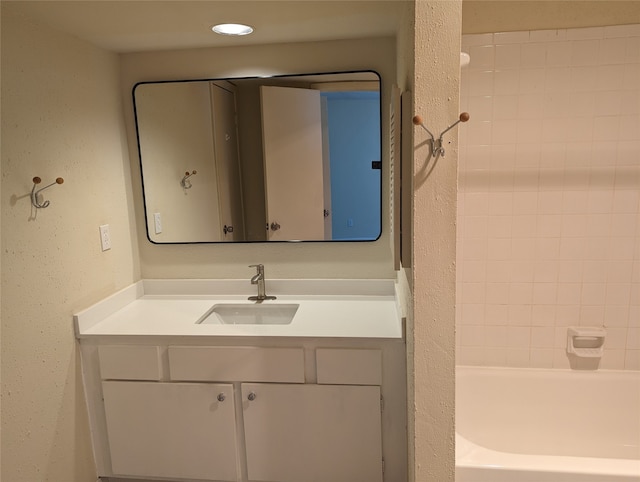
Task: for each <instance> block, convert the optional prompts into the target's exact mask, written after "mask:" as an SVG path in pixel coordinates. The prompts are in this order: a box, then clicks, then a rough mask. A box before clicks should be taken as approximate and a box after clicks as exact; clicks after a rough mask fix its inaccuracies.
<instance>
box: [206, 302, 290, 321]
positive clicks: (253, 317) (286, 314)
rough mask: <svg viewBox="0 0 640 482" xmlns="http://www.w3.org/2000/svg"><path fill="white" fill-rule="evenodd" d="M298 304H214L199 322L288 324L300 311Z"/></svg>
mask: <svg viewBox="0 0 640 482" xmlns="http://www.w3.org/2000/svg"><path fill="white" fill-rule="evenodd" d="M299 306H300V305H298V304H267V305H265V304H258V303H256V304H254V305H249V304H240V303H237V304H234V303H220V304H216V305H213V306H212V307H211V309H210V310H208V311H207V312H206V313H205V314H204V315H203V316H202V317H201V318H200V319H199V320H198V321H196V323H197V324H220V323H222V324H224V325H288V324H289V323H291V322H292V321H293V317H294V316H295V314H296V311H298V307H299Z"/></svg>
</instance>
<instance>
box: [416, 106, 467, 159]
mask: <svg viewBox="0 0 640 482" xmlns="http://www.w3.org/2000/svg"><path fill="white" fill-rule="evenodd" d="M469 119H470V116H469V113H468V112H463V113H462V114H460V116H459V118H458V120H457V121H455V122H454V123H453V124H451V125H450V126H449V127H447V128H446V129H445V130H443V131H442V134H440V136H439V137H438V138H437V139H436V138H435V136H434V135H433V134H432V133H431V131H430V130H429V129H427V128H426V127H425V125H424V124H423V123H422V117H420V116H419V115H417V116H414V118H413V123H414V124H415V125H417V126H420V127H422V128H423V129H424V130H425V131H427V134H429V136H430V137H431V139H429V149H430V150H431V152H430V154H431V155H432V156H433V155H435V156H442V157H444V147H443V146H442V136H444V135H445V134H446V133H447V132H449V131H450V130H451V129H453V128H454V127H455V126H457V125H458V124H459V123H460V122H467V121H468V120H469Z"/></svg>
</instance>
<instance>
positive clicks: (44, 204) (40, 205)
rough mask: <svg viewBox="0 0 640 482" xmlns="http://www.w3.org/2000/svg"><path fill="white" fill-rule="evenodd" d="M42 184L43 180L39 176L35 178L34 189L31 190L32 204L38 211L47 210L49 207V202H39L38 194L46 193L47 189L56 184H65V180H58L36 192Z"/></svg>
mask: <svg viewBox="0 0 640 482" xmlns="http://www.w3.org/2000/svg"><path fill="white" fill-rule="evenodd" d="M41 182H42V179H40V178H39V177H38V176H36V177H34V178H33V188H32V189H31V204H33V206H34V207H35V208H36V209H41V208H46V207H48V206H49V204H50V203H49V201H42V202H40V201H38V194H40V193H41V192H42V191H44V190H45V189H48V188H50V187H51V186H53V185H54V184H62V183H63V182H64V179H62V178H61V177H59V178H57V179H56V180H55V181H54V182H52V183H51V184H49V185H47V186H45V187H43V188H41V189H38V190H37V191H36V186H37V185H38V184H40V183H41Z"/></svg>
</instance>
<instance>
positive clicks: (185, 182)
mask: <svg viewBox="0 0 640 482" xmlns="http://www.w3.org/2000/svg"><path fill="white" fill-rule="evenodd" d="M196 174H198V171H195V170H194V171H191V172H189V171H187V172H185V173H184V177H183V178H182V180H181V181H180V185H181V186H182V188H183V189H191V188H192V187H193V186H192V185H191V181H189V178H190V177H191V176H194V175H196Z"/></svg>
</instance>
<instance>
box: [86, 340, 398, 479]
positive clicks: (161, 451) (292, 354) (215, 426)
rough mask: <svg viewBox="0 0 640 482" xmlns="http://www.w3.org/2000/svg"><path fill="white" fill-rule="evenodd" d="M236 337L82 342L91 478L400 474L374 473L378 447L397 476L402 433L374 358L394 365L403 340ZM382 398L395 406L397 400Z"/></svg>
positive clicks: (379, 364)
mask: <svg viewBox="0 0 640 482" xmlns="http://www.w3.org/2000/svg"><path fill="white" fill-rule="evenodd" d="M235 341H244V340H238V339H236V340H235ZM233 342H234V340H225V341H224V342H223V343H221V344H220V345H216V344H211V345H204V344H193V343H187V344H180V343H175V342H174V343H173V344H172V343H171V340H159V341H158V342H157V343H155V344H102V343H97V344H93V343H89V342H84V343H83V344H82V353H83V365H84V371H85V385H86V386H87V394H88V397H89V404H90V406H89V412H90V417H91V419H92V424H93V430H92V432H93V436H94V448H95V449H96V452H95V453H96V462H97V465H98V470H99V475H101V476H103V477H108V480H109V481H110V482H118V481H119V480H121V479H126V480H128V479H129V478H131V477H139V478H142V480H144V481H147V480H156V478H157V479H164V480H166V479H168V480H180V481H198V482H201V481H224V482H327V481H330V482H384V481H387V482H396V481H398V480H399V479H398V478H395V477H393V475H394V474H387V475H385V474H384V472H383V470H384V467H383V465H384V462H383V459H384V457H385V443H386V444H387V445H386V447H387V448H386V450H387V455H386V457H387V458H389V459H392V460H393V459H394V458H395V462H394V464H395V465H396V466H397V469H394V470H396V472H397V471H400V473H402V468H401V467H402V466H401V464H402V459H401V456H402V454H403V453H404V452H403V450H397V445H398V442H399V441H400V442H403V440H402V439H401V438H400V437H402V436H403V435H404V433H405V432H404V424H403V422H402V420H403V419H402V417H400V418H399V417H397V416H392V414H391V413H384V412H383V406H382V400H383V395H384V393H383V392H384V387H385V385H384V384H383V372H384V370H383V353H387V359H388V360H393V359H397V360H398V361H400V360H401V357H402V350H401V347H402V344H398V343H396V342H374V343H371V342H369V343H367V344H366V345H364V346H361V347H357V348H354V347H353V345H356V346H357V345H358V343H355V342H353V341H344V340H343V341H337V340H334V341H332V342H331V343H329V344H327V342H326V341H323V340H318V339H316V340H280V341H278V342H277V343H276V346H250V345H234V344H233ZM212 343H215V341H213V342H212ZM385 350H386V351H385ZM396 369H397V367H396V366H395V365H393V363H391V364H390V365H389V367H387V370H388V372H394V371H395V370H396ZM387 376H388V375H387ZM393 383H395V382H394V381H391V380H390V381H389V383H388V384H387V385H386V387H387V390H389V389H390V388H391V387H392V386H393ZM388 398H389V399H390V400H391V405H392V407H393V405H394V404H396V403H398V402H401V401H402V400H403V397H402V396H398V394H397V393H394V394H393V396H391V395H390V396H389V397H388ZM398 406H399V407H401V406H402V405H398ZM392 410H394V411H395V410H396V409H395V408H392ZM399 413H400V414H401V415H404V413H403V412H402V411H400V412H399ZM396 420H397V422H396ZM385 430H386V440H385V437H383V435H384V432H385ZM398 439H400V440H398Z"/></svg>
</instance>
